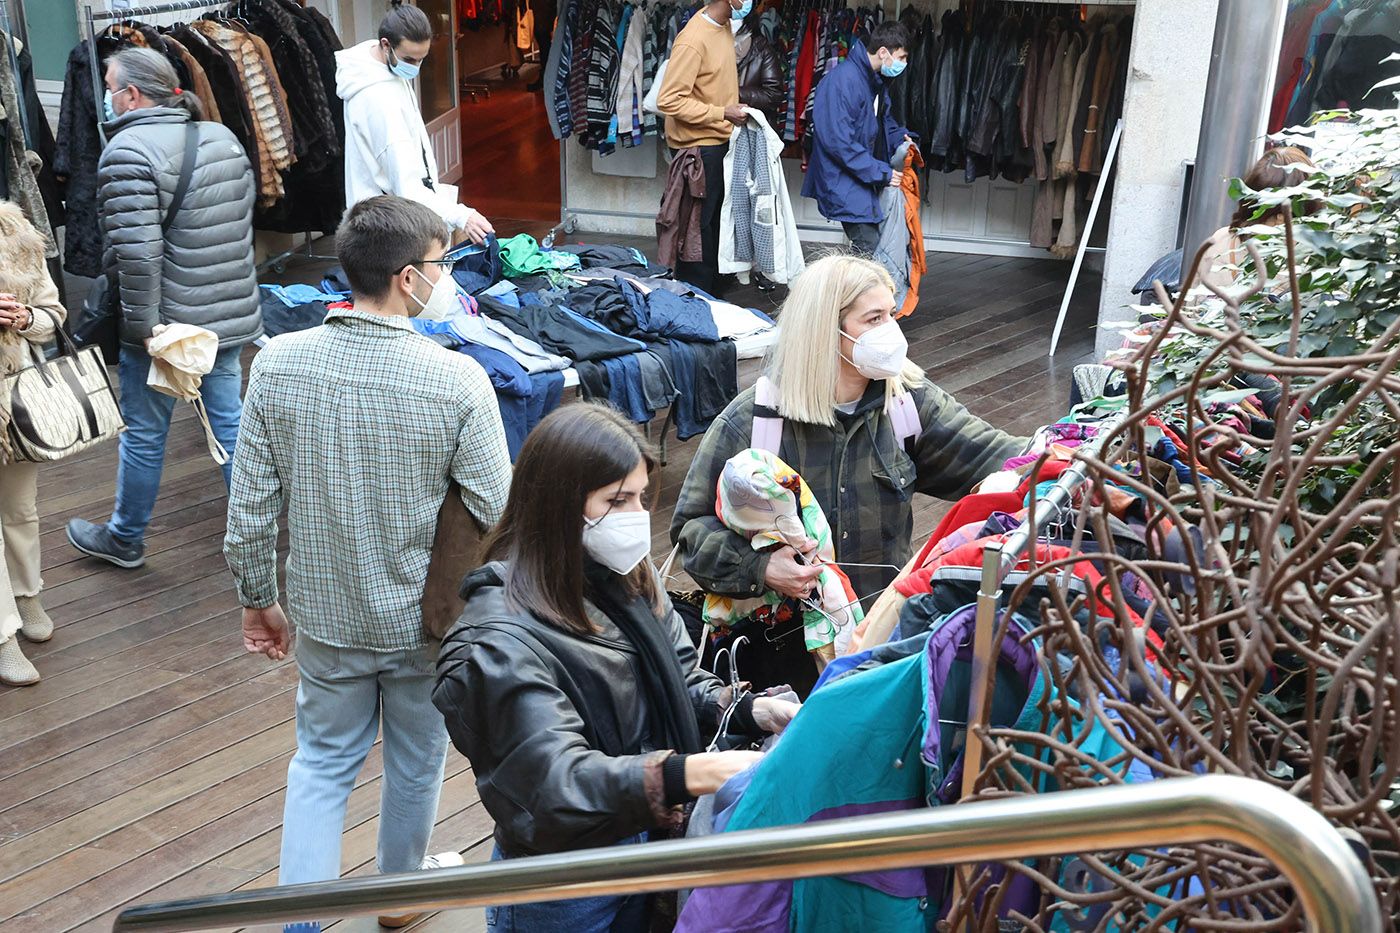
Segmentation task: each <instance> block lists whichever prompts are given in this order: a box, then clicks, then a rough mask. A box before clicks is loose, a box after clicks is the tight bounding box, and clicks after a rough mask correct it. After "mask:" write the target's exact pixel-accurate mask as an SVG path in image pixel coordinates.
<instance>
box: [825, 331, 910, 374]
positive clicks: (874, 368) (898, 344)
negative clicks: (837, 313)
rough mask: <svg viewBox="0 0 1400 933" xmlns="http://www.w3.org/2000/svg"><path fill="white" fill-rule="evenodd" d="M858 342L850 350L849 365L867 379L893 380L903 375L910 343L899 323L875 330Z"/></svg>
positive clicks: (862, 336) (863, 335)
mask: <svg viewBox="0 0 1400 933" xmlns="http://www.w3.org/2000/svg"><path fill="white" fill-rule="evenodd" d="M841 333H842V334H843V335H845V336H846V337H849V338H850V339H851V340H854V341H855V346H854V347H853V348H852V350H851V360H850V363H851V365H852V366H854V367H855V368H856V372H858V373H860V374H861V375H862V376H864V377H865V378H867V379H893V378H895V377H896V376H898V375H899V374H900V373H902V372H904V364H905V362H906V361H907V360H908V358H909V341H907V340H905V339H904V331H902V330H900V329H899V322H898V321H886V322H885V323H883V324H881V325H880V326H879V327H872V328H871V329H870V330H868V331H866V332H865V333H863V334H861V335H860V336H859V337H851V335H850V334H847V333H846V332H845V331H842V332H841Z"/></svg>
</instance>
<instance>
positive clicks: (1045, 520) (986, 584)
mask: <svg viewBox="0 0 1400 933" xmlns="http://www.w3.org/2000/svg"><path fill="white" fill-rule="evenodd" d="M1122 422H1123V416H1122V415H1121V414H1120V415H1114V416H1113V417H1112V418H1109V419H1107V420H1105V421H1104V422H1103V424H1102V425H1101V426H1100V428H1099V431H1100V433H1099V435H1098V436H1097V437H1096V438H1095V439H1094V441H1093V443H1092V444H1091V445H1090V447H1089V450H1090V452H1091V453H1092V455H1093V456H1095V457H1102V456H1103V453H1104V451H1105V449H1106V447H1107V445H1108V443H1109V441H1110V440H1111V439H1113V438H1114V432H1115V431H1116V430H1117V428H1118V426H1119V425H1120V424H1122ZM1088 477H1089V471H1088V467H1087V466H1086V465H1085V464H1084V461H1082V460H1076V461H1074V463H1072V464H1070V467H1069V469H1067V470H1065V472H1064V473H1062V474H1061V475H1060V478H1059V479H1058V480H1057V481H1056V482H1055V485H1054V486H1053V487H1052V488H1051V489H1050V491H1049V492H1047V493H1046V494H1045V495H1044V496H1043V497H1040V498H1038V499H1037V500H1036V510H1035V515H1033V516H1030V515H1028V516H1027V517H1026V521H1025V523H1024V524H1022V525H1021V527H1020V528H1017V529H1016V530H1015V531H1014V532H1012V533H1011V535H1010V536H1009V537H1008V538H1007V539H1006V540H1005V541H1003V542H1002V543H1001V544H992V545H988V546H987V547H986V548H984V549H983V552H982V585H981V588H980V589H979V591H978V593H977V616H976V619H975V626H976V627H975V629H974V632H973V639H972V671H971V676H970V677H969V681H968V682H969V683H970V684H971V689H970V692H969V693H968V698H967V731H966V736H967V738H966V739H965V740H964V742H963V777H962V793H961V794H960V795H959V797H960V798H963V799H965V798H968V797H970V796H972V794H973V793H974V792H975V791H976V789H977V778H978V777H979V775H980V774H981V772H982V743H981V742H979V741H975V740H974V733H975V732H976V730H977V729H979V728H981V727H982V726H985V725H986V724H987V720H988V700H987V698H988V696H989V694H990V692H991V691H990V687H991V685H992V683H993V682H994V680H995V676H996V657H997V651H996V646H995V645H993V644H992V635H993V634H994V632H995V630H996V628H997V619H998V615H999V610H1000V608H1001V590H1002V583H1003V582H1004V581H1005V580H1006V575H1007V574H1008V573H1010V572H1011V570H1012V569H1013V568H1014V567H1015V566H1016V565H1017V564H1018V563H1019V562H1020V560H1021V558H1022V557H1023V556H1024V555H1025V554H1026V552H1027V551H1028V550H1029V549H1030V548H1031V547H1034V545H1035V542H1036V541H1037V540H1039V538H1040V533H1041V531H1042V530H1043V529H1044V528H1045V527H1046V526H1047V525H1050V524H1053V523H1055V522H1057V521H1059V520H1060V517H1061V516H1062V515H1063V514H1064V513H1065V512H1066V511H1067V510H1068V509H1069V508H1070V507H1071V506H1072V505H1073V504H1074V493H1075V491H1076V490H1077V489H1079V487H1080V486H1082V485H1084V482H1085V480H1087V479H1088Z"/></svg>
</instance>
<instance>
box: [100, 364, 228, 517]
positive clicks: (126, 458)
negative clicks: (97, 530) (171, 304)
mask: <svg viewBox="0 0 1400 933" xmlns="http://www.w3.org/2000/svg"><path fill="white" fill-rule="evenodd" d="M241 353H242V348H240V347H231V348H229V349H227V350H220V351H219V353H218V355H217V356H215V357H214V368H213V369H212V370H210V371H209V372H208V373H207V374H206V375H205V376H204V380H203V381H202V382H201V384H200V388H199V394H200V395H201V396H202V397H203V399H204V407H205V409H206V410H208V412H209V425H210V427H212V428H213V429H214V436H215V437H216V438H218V439H219V443H220V444H223V445H224V449H225V450H227V451H228V455H229V462H228V463H226V464H224V467H223V470H224V485H225V486H228V484H229V483H230V482H231V480H232V479H233V447H234V444H235V443H236V442H237V440H238V422H239V419H240V418H241V416H242V414H243V401H242V398H241V393H242V390H243V367H242V365H241V364H240V363H239V355H240V354H241ZM150 369H151V358H150V357H149V356H147V355H146V353H145V351H144V350H136V349H132V348H131V347H122V349H121V363H120V364H119V365H118V367H117V373H118V376H119V377H120V381H121V390H122V398H121V409H122V418H124V419H125V420H126V430H125V431H124V432H122V435H121V440H120V442H119V460H118V461H117V504H116V507H115V508H113V509H112V519H111V521H110V522H109V523H108V527H109V528H110V529H111V532H112V534H114V535H116V536H117V537H118V538H121V539H123V540H126V541H139V540H140V539H141V538H142V537H144V536H145V534H146V526H147V525H149V524H150V523H151V512H152V511H153V510H154V509H155V505H156V494H157V493H158V492H160V474H161V469H162V467H163V466H164V464H165V437H166V435H167V434H168V433H170V415H171V413H172V412H173V411H174V410H175V399H174V398H173V397H172V396H169V395H165V394H163V393H160V392H157V391H156V390H155V389H152V388H149V387H148V386H147V385H146V375H147V373H149V372H150Z"/></svg>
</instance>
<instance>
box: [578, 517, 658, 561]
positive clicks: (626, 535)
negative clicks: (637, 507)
mask: <svg viewBox="0 0 1400 933" xmlns="http://www.w3.org/2000/svg"><path fill="white" fill-rule="evenodd" d="M583 549H584V551H586V552H587V553H588V556H589V557H591V558H593V559H594V560H596V561H597V562H598V563H600V564H602V565H603V566H604V567H606V568H608V569H609V570H611V571H612V572H613V573H616V574H620V575H624V576H625V575H626V574H629V573H631V572H632V571H633V570H634V569H635V568H636V566H637V565H638V564H640V563H641V562H642V558H644V557H646V556H647V555H648V554H650V553H651V513H650V512H609V513H608V514H606V515H604V516H603V517H602V518H599V519H595V520H589V519H588V518H586V517H585V518H584V520H583Z"/></svg>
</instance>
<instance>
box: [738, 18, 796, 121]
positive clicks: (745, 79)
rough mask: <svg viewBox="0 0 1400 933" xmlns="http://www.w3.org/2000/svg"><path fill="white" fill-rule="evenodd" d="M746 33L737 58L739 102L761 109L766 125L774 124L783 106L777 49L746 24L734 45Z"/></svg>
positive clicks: (781, 73) (780, 67) (781, 78)
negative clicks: (745, 40) (745, 39)
mask: <svg viewBox="0 0 1400 933" xmlns="http://www.w3.org/2000/svg"><path fill="white" fill-rule="evenodd" d="M745 35H747V39H748V43H747V46H748V47H747V48H746V49H745V50H744V52H743V54H742V55H741V56H740V58H739V103H741V104H743V105H744V106H745V107H753V108H754V109H755V110H760V111H762V112H763V115H764V116H765V117H766V118H767V119H768V125H769V126H777V125H778V123H777V120H778V113H779V111H781V110H782V107H783V103H784V100H783V72H782V66H781V64H780V63H779V61H778V53H777V50H775V49H774V48H773V44H772V43H771V42H769V41H768V40H767V39H766V38H764V37H763V36H762V35H761V34H759V33H756V32H754V31H753V30H751V29H748V28H747V27H746V28H745V30H744V32H742V33H740V35H739V36H738V37H736V39H735V42H736V45H737V44H738V43H739V42H741V41H742V40H743V39H744V38H745Z"/></svg>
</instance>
